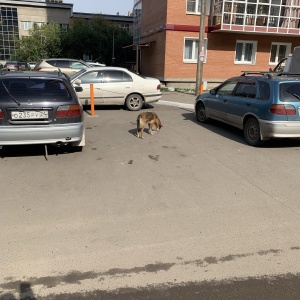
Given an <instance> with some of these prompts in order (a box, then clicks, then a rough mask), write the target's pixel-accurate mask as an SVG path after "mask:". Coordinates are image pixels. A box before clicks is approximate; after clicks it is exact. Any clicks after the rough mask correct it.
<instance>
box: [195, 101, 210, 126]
mask: <svg viewBox="0 0 300 300" xmlns="http://www.w3.org/2000/svg"><path fill="white" fill-rule="evenodd" d="M196 118H197V121H198V122H200V123H205V122H207V120H208V118H207V116H206V111H205V106H204V105H203V104H199V105H198V106H197V109H196Z"/></svg>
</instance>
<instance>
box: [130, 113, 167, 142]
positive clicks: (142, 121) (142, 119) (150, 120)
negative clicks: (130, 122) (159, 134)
mask: <svg viewBox="0 0 300 300" xmlns="http://www.w3.org/2000/svg"><path fill="white" fill-rule="evenodd" d="M146 124H148V126H149V131H148V133H149V134H153V132H152V126H153V125H155V127H156V131H159V130H160V129H161V127H163V126H162V124H161V122H160V119H159V117H158V116H157V114H156V113H154V112H143V113H140V114H139V115H138V117H137V120H136V127H137V132H136V136H137V137H139V138H141V139H142V138H143V132H144V128H145V126H146Z"/></svg>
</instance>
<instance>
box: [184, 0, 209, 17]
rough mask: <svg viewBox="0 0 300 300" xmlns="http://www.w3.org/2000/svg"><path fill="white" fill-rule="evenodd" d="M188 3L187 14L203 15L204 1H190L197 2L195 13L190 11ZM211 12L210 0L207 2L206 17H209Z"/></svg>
mask: <svg viewBox="0 0 300 300" xmlns="http://www.w3.org/2000/svg"><path fill="white" fill-rule="evenodd" d="M188 1H189V0H186V2H185V3H186V9H185V10H186V13H187V14H197V15H200V14H201V2H202V0H190V1H195V2H196V5H195V11H190V10H188ZM209 12H210V0H206V15H209Z"/></svg>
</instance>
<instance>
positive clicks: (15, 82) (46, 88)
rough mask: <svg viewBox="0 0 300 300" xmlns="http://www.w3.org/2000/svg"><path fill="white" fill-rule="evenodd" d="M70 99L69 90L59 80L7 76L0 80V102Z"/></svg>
mask: <svg viewBox="0 0 300 300" xmlns="http://www.w3.org/2000/svg"><path fill="white" fill-rule="evenodd" d="M12 98H14V99H16V101H18V102H22V101H30V102H42V101H47V102H48V101H50V102H51V101H55V102H58V101H71V100H72V97H71V94H70V91H69V90H68V89H67V87H66V86H65V85H64V83H63V81H61V80H54V79H40V78H39V79H37V78H9V79H3V80H2V81H1V82H0V102H7V101H8V100H9V101H12Z"/></svg>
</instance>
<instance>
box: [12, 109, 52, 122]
mask: <svg viewBox="0 0 300 300" xmlns="http://www.w3.org/2000/svg"><path fill="white" fill-rule="evenodd" d="M47 118H48V111H47V110H42V111H34V110H28V111H12V112H11V119H12V120H28V119H47Z"/></svg>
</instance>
